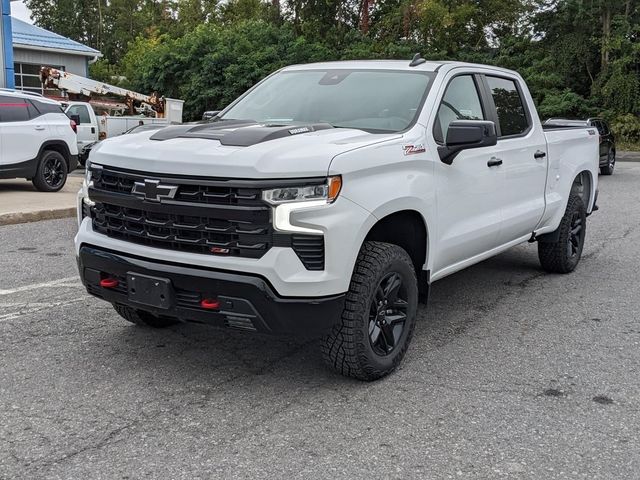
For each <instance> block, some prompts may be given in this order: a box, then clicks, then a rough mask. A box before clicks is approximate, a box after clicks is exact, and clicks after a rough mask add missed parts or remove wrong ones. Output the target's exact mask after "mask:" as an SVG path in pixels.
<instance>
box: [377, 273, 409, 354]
mask: <svg viewBox="0 0 640 480" xmlns="http://www.w3.org/2000/svg"><path fill="white" fill-rule="evenodd" d="M408 307H409V302H408V301H407V289H406V288H404V285H403V283H402V277H401V276H400V274H398V273H397V272H390V273H388V274H387V275H385V276H384V277H383V278H382V279H381V280H380V283H379V284H378V287H377V288H376V293H375V295H374V298H373V301H372V302H371V306H370V311H369V343H370V344H371V348H372V349H373V351H374V352H375V353H376V354H377V355H380V356H386V355H389V354H390V353H392V352H393V351H394V349H395V348H396V346H397V345H398V343H399V340H400V338H401V337H402V333H403V331H404V327H405V324H406V321H407V309H408Z"/></svg>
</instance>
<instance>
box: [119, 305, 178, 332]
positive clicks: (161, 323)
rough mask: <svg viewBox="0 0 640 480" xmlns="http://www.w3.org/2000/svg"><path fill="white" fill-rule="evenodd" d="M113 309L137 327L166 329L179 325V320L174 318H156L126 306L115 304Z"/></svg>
mask: <svg viewBox="0 0 640 480" xmlns="http://www.w3.org/2000/svg"><path fill="white" fill-rule="evenodd" d="M113 308H114V309H115V311H116V312H118V315H120V316H121V317H122V318H124V319H125V320H127V321H128V322H131V323H135V324H136V325H141V326H143V327H151V328H165V327H170V326H171V325H175V324H176V323H178V320H175V319H173V318H166V317H156V316H155V315H152V314H150V313H149V312H144V311H142V310H136V309H133V308H131V307H127V306H126V305H118V304H114V305H113Z"/></svg>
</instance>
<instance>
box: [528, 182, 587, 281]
mask: <svg viewBox="0 0 640 480" xmlns="http://www.w3.org/2000/svg"><path fill="white" fill-rule="evenodd" d="M586 227H587V213H586V210H585V207H584V202H583V201H582V198H580V196H579V195H577V194H575V193H572V194H571V195H569V202H568V203H567V209H566V210H565V213H564V216H563V217H562V220H561V221H560V226H559V227H558V230H557V231H556V232H554V233H552V234H551V235H554V234H557V240H556V241H554V242H548V241H544V240H543V239H540V240H539V241H538V258H539V259H540V264H541V265H542V268H544V269H545V270H546V271H547V272H552V273H569V272H572V271H573V270H574V269H575V268H576V266H577V265H578V262H580V257H581V256H582V248H583V246H584V239H585V235H586V232H587V231H586Z"/></svg>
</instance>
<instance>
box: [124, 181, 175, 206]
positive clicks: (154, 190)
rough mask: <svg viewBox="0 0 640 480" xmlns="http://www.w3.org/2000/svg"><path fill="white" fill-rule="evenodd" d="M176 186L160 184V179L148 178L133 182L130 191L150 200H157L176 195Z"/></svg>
mask: <svg viewBox="0 0 640 480" xmlns="http://www.w3.org/2000/svg"><path fill="white" fill-rule="evenodd" d="M177 191H178V187H177V186H176V185H162V184H160V180H149V179H148V178H145V180H144V182H135V183H134V184H133V189H132V190H131V193H133V194H134V195H138V196H141V197H143V198H144V199H145V200H149V201H150V202H159V201H160V200H162V199H163V198H173V197H175V196H176V192H177Z"/></svg>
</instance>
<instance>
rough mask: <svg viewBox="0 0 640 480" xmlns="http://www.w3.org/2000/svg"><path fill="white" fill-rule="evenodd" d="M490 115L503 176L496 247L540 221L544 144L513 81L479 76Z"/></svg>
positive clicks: (542, 200) (543, 192)
mask: <svg viewBox="0 0 640 480" xmlns="http://www.w3.org/2000/svg"><path fill="white" fill-rule="evenodd" d="M483 79H484V88H485V94H486V97H487V99H488V102H489V103H490V104H491V105H490V112H491V113H490V115H491V116H492V117H493V118H492V119H493V120H494V121H495V123H496V127H497V130H498V144H497V152H496V156H497V157H498V158H499V159H500V160H502V165H501V166H500V167H499V168H500V169H501V170H502V172H503V174H504V177H505V178H504V187H503V189H502V190H501V191H500V192H499V195H500V197H501V200H502V207H503V224H502V229H501V232H500V244H502V245H504V244H506V243H509V242H511V241H513V240H516V239H521V238H522V237H525V236H527V235H530V234H531V233H532V232H533V230H534V229H535V227H536V226H537V224H538V222H539V221H540V219H541V218H542V215H543V213H544V208H545V188H546V182H547V162H548V159H547V144H546V140H545V136H544V133H543V131H542V127H541V126H540V122H539V121H537V122H534V117H533V116H534V115H536V112H535V110H534V111H530V109H529V106H528V104H527V102H526V97H525V94H524V91H523V87H522V85H521V84H520V81H519V80H518V78H517V77H511V76H507V75H505V76H497V75H489V74H486V75H483Z"/></svg>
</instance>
